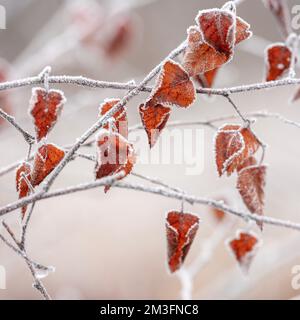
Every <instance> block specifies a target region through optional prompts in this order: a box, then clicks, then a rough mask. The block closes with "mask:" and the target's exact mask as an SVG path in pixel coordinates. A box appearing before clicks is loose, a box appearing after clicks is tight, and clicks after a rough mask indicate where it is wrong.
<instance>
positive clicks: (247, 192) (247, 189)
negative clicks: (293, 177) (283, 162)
mask: <svg viewBox="0 0 300 320" xmlns="http://www.w3.org/2000/svg"><path fill="white" fill-rule="evenodd" d="M265 178H266V166H263V165H261V166H257V165H254V166H250V167H246V168H244V169H242V170H241V171H240V172H239V173H238V181H237V189H238V190H239V193H240V195H241V196H242V199H243V201H244V203H245V205H246V206H247V208H248V209H249V211H250V212H251V213H256V214H258V215H263V210H264V198H265V194H264V187H265V184H266V183H265ZM257 225H258V226H259V227H260V228H261V229H262V228H263V223H262V222H257Z"/></svg>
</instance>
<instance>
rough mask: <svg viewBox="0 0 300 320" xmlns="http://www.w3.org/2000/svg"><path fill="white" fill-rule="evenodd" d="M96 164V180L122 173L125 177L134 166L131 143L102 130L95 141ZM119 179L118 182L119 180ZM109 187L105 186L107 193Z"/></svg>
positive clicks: (115, 134) (134, 158)
mask: <svg viewBox="0 0 300 320" xmlns="http://www.w3.org/2000/svg"><path fill="white" fill-rule="evenodd" d="M96 145H97V153H98V154H97V164H96V168H95V176H96V179H101V178H103V177H108V176H111V175H114V174H116V173H119V172H121V171H123V172H124V176H123V177H120V179H122V178H124V177H125V176H127V175H128V174H129V173H130V172H131V170H132V168H133V165H134V164H135V161H136V156H135V152H134V149H133V146H132V144H131V143H129V142H128V140H126V139H125V138H124V137H123V136H121V135H120V134H118V133H116V132H110V131H108V130H105V129H102V130H101V131H100V133H99V135H98V136H97V139H96ZM120 179H119V180H120ZM109 188H110V186H105V189H104V191H105V192H107V191H108V190H109Z"/></svg>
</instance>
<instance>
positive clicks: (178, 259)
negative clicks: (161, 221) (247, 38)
mask: <svg viewBox="0 0 300 320" xmlns="http://www.w3.org/2000/svg"><path fill="white" fill-rule="evenodd" d="M198 227H199V218H198V217H197V216H195V215H193V214H190V213H182V212H177V211H171V212H169V213H168V215H167V218H166V229H167V244H168V265H169V269H170V271H171V272H175V271H176V270H178V269H179V268H180V267H181V265H182V264H183V262H184V260H185V258H186V256H187V254H188V252H189V250H190V247H191V244H192V243H193V240H194V238H195V235H196V232H197V230H198Z"/></svg>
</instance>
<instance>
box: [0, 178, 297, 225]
mask: <svg viewBox="0 0 300 320" xmlns="http://www.w3.org/2000/svg"><path fill="white" fill-rule="evenodd" d="M118 178H119V176H118V175H115V176H111V177H106V178H102V179H99V180H97V181H93V182H88V183H82V184H79V185H76V186H71V187H67V188H63V189H58V190H54V191H52V192H44V191H41V192H39V193H36V194H33V195H30V196H27V197H25V198H22V199H21V200H18V201H16V202H14V203H10V204H8V205H6V206H4V207H2V208H0V216H4V215H5V214H7V213H9V212H12V211H14V210H16V209H18V208H21V207H23V206H25V205H28V204H30V203H32V202H35V201H40V200H43V199H49V198H53V197H57V196H63V195H67V194H70V193H74V192H79V191H85V190H89V189H93V188H97V187H100V186H104V185H111V184H112V187H116V188H122V189H131V190H135V191H142V192H148V193H153V194H157V195H161V196H164V197H168V198H173V199H177V200H181V201H182V200H184V201H187V202H193V203H195V204H196V203H197V204H202V205H206V206H210V207H213V208H217V209H219V210H222V211H224V212H227V213H229V214H232V215H235V216H237V217H239V218H242V219H244V220H246V221H249V220H252V221H256V222H263V223H265V224H269V225H273V226H278V227H284V228H288V229H294V230H299V231H300V223H295V222H291V221H288V220H281V219H276V218H272V217H267V216H261V215H258V214H250V213H248V212H245V211H239V210H235V209H233V208H231V207H229V206H227V205H225V204H224V203H223V202H221V201H216V200H213V199H209V198H203V197H197V196H194V195H190V194H188V193H181V192H176V191H174V190H171V189H168V188H166V187H150V186H144V185H141V184H136V183H129V182H116V181H117V180H118Z"/></svg>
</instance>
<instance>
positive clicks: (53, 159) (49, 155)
mask: <svg viewBox="0 0 300 320" xmlns="http://www.w3.org/2000/svg"><path fill="white" fill-rule="evenodd" d="M64 155H65V152H64V151H63V150H61V149H60V148H58V147H56V146H55V145H54V144H44V145H42V146H41V147H39V148H38V150H37V152H36V154H35V157H34V162H33V168H32V174H31V180H32V185H33V186H34V187H35V186H38V185H39V184H40V183H41V182H42V181H43V180H44V179H45V178H46V177H47V176H48V175H49V174H50V173H51V172H52V171H53V169H55V167H56V166H57V165H58V164H59V163H60V161H61V160H62V159H63V157H64Z"/></svg>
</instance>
